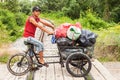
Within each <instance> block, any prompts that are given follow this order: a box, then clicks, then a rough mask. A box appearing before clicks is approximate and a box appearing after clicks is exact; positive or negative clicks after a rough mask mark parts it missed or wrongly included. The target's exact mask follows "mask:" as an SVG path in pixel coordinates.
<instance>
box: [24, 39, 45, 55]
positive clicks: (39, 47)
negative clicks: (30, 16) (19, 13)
mask: <svg viewBox="0 0 120 80" xmlns="http://www.w3.org/2000/svg"><path fill="white" fill-rule="evenodd" d="M24 41H27V42H29V43H31V44H33V45H34V51H35V53H36V54H39V52H41V51H44V47H43V43H42V42H40V41H39V40H37V39H35V38H33V37H28V38H26V39H24Z"/></svg>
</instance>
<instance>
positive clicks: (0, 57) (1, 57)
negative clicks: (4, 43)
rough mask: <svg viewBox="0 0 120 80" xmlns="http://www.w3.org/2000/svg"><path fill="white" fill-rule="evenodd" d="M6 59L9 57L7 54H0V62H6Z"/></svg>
mask: <svg viewBox="0 0 120 80" xmlns="http://www.w3.org/2000/svg"><path fill="white" fill-rule="evenodd" d="M8 59H9V55H8V54H4V55H3V56H0V62H1V63H7V61H8Z"/></svg>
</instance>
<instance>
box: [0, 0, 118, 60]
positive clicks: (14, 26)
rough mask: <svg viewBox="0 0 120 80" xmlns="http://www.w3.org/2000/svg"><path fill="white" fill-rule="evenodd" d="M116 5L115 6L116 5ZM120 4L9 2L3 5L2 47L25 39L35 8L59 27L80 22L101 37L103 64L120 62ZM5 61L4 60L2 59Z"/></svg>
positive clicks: (91, 0) (85, 0)
mask: <svg viewBox="0 0 120 80" xmlns="http://www.w3.org/2000/svg"><path fill="white" fill-rule="evenodd" d="M113 3H114V4H115V5H114V4H113ZM119 4H120V1H118V0H103V1H101V0H61V1H59V0H37V1H34V2H30V1H29V0H20V1H19V0H8V1H6V2H4V3H2V2H0V47H1V46H2V45H4V44H7V43H10V42H13V41H15V40H16V39H17V38H19V37H21V36H22V33H23V28H24V24H25V20H26V18H27V16H28V15H30V14H31V13H30V12H31V8H32V7H33V6H34V5H39V6H40V7H41V9H42V13H41V15H40V17H41V18H46V19H48V20H51V21H52V22H53V23H54V24H55V25H56V27H58V26H59V25H60V24H62V23H66V22H68V23H73V24H75V23H76V22H80V23H81V25H82V27H83V28H86V29H90V30H92V31H93V32H95V33H97V34H98V38H97V43H96V47H95V54H96V55H97V57H98V58H99V60H101V61H115V60H117V61H120V36H119V35H120V25H119V22H120V13H119V12H120V5H119ZM1 59H3V58H1Z"/></svg>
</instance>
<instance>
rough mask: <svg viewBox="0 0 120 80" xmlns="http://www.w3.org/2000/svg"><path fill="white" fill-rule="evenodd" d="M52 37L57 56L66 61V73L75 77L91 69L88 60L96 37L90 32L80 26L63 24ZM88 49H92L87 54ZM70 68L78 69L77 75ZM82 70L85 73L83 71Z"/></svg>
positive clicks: (85, 73) (83, 74)
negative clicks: (55, 44)
mask: <svg viewBox="0 0 120 80" xmlns="http://www.w3.org/2000/svg"><path fill="white" fill-rule="evenodd" d="M53 37H54V38H52V41H54V43H55V42H56V43H57V46H58V51H59V54H60V55H61V57H62V59H64V60H66V68H67V70H68V72H69V73H70V74H71V75H73V76H76V77H81V76H85V75H87V74H88V73H89V71H90V69H91V61H90V58H92V54H91V53H92V52H93V48H94V44H95V42H96V38H97V35H96V34H95V33H93V32H92V31H90V30H85V29H82V27H81V26H80V25H79V26H76V25H73V24H68V23H67V24H66V23H65V24H62V25H61V26H60V27H59V28H57V30H56V32H55V36H53ZM89 47H90V48H89ZM88 48H89V49H92V50H90V51H92V52H90V53H88V52H89V49H88ZM71 67H75V68H78V72H79V73H77V72H74V71H72V69H71ZM84 67H86V68H84ZM80 68H81V69H80ZM82 68H84V69H86V71H85V70H84V71H83V70H82ZM80 70H81V71H80Z"/></svg>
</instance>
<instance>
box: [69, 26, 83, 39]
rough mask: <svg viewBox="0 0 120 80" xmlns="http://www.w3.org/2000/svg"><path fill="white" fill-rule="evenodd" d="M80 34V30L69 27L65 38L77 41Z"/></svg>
mask: <svg viewBox="0 0 120 80" xmlns="http://www.w3.org/2000/svg"><path fill="white" fill-rule="evenodd" d="M80 34H81V29H80V28H78V27H76V26H70V28H69V29H68V30H67V37H68V38H69V39H71V40H77V39H78V38H79V36H80Z"/></svg>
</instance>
